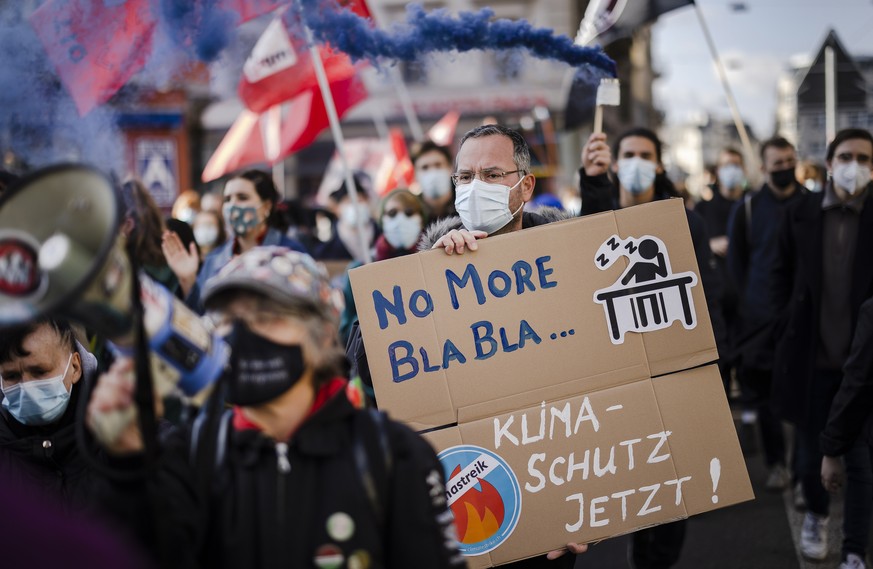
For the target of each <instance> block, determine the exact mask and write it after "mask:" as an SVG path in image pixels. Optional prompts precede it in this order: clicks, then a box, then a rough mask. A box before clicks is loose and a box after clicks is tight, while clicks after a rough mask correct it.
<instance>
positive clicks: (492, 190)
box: [455, 176, 525, 235]
mask: <svg viewBox="0 0 873 569" xmlns="http://www.w3.org/2000/svg"><path fill="white" fill-rule="evenodd" d="M524 178H525V177H524V176H522V177H521V180H519V181H518V182H516V183H515V185H514V186H512V187H511V188H510V187H509V186H504V185H502V184H489V183H488V182H483V181H482V180H480V179H479V178H473V181H472V182H470V183H469V184H464V185H462V186H458V187H457V188H455V209H457V210H458V215H460V216H461V221H462V222H463V223H464V227H465V228H466V229H467V230H468V231H474V230H479V231H484V232H485V233H488V234H489V235H490V234H491V233H494V232H495V231H497V230H499V229H502V228H503V227H504V226H505V225H506V224H507V223H509V222H510V221H512V219H513V218H514V217H515V216H516V215H517V214H518V212H519V211H521V208H522V207H524V202H522V203H521V205H520V206H518V209H517V210H516V211H515V213H513V212H511V211H509V192H511V191H512V190H514V189H515V188H516V187H517V186H518V185H519V184H520V183H521V182H522V180H524Z"/></svg>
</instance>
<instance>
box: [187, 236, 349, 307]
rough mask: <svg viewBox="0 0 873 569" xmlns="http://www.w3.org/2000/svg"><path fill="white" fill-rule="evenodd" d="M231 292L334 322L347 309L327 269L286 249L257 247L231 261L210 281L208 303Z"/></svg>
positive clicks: (205, 295)
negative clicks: (244, 292) (246, 293)
mask: <svg viewBox="0 0 873 569" xmlns="http://www.w3.org/2000/svg"><path fill="white" fill-rule="evenodd" d="M227 290H248V291H252V292H256V293H259V294H262V295H264V296H266V297H268V298H271V299H273V300H275V301H276V302H279V303H280V304H283V305H287V306H289V307H300V308H304V309H308V310H309V311H311V312H314V313H316V314H318V315H320V316H322V317H323V318H327V319H330V320H334V321H336V320H337V319H338V318H339V314H340V312H341V311H342V308H343V299H342V294H341V293H340V291H338V290H334V289H333V288H331V286H330V283H329V281H328V276H327V271H325V270H324V267H322V266H321V265H319V264H317V263H316V262H315V260H313V259H312V257H310V256H309V255H307V254H305V253H299V252H297V251H293V250H291V249H288V248H286V247H275V246H269V247H255V248H253V249H251V250H249V251H247V252H245V253H243V254H242V255H239V256H237V257H235V258H233V259H231V261H230V262H229V263H228V264H227V265H225V266H224V267H222V268H221V270H220V271H219V272H218V273H217V274H216V275H215V276H214V277H212V278H210V279H209V280H208V281H206V285H205V286H204V289H203V302H204V304H205V305H206V306H207V307H208V306H209V303H210V301H211V300H212V299H214V298H215V297H216V295H217V294H218V293H221V292H223V291H227Z"/></svg>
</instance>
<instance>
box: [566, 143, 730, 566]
mask: <svg viewBox="0 0 873 569" xmlns="http://www.w3.org/2000/svg"><path fill="white" fill-rule="evenodd" d="M612 153H614V154H615V155H616V156H617V157H618V160H617V161H615V162H613V161H612ZM608 172H612V173H613V174H614V175H615V176H616V177H617V179H618V187H616V186H615V185H613V183H612V181H611V180H610V179H609V176H608ZM579 190H580V193H581V197H582V210H581V214H580V215H589V214H592V213H599V212H602V211H609V210H613V209H620V208H626V207H631V206H635V205H640V204H645V203H649V202H652V201H655V200H662V199H669V198H672V197H678V194H677V192H676V190H675V188H674V187H673V184H672V183H671V182H670V180H669V178H667V176H666V175H665V174H664V168H663V166H662V165H661V141H660V139H658V137H657V135H655V133H654V132H652V131H650V130H648V129H645V128H634V129H631V130H628V131H626V132H624V133H623V134H621V135H620V136H619V137H618V138H617V139H616V141H615V143H614V146H613V150H612V152H610V149H609V145H608V144H607V142H606V135H605V134H602V133H594V134H592V135H591V136H590V137H589V139H588V143H587V144H586V145H585V148H583V149H582V168H581V169H580V171H579ZM685 213H686V215H687V217H688V227H689V229H690V231H691V240H692V241H693V244H694V253H695V256H696V257H697V266H698V269H699V271H700V278H701V281H702V284H703V291H704V293H705V295H706V303H707V306H708V308H709V314H710V318H711V320H712V328H713V333H714V334H715V339H716V342H717V343H718V345H719V353H722V352H723V350H724V343H725V339H726V332H725V326H724V321H723V320H722V318H721V296H722V286H721V282H720V281H719V280H718V278H717V276H716V273H715V271H714V266H713V262H712V251H711V250H710V248H709V239H708V236H707V233H706V226H705V224H704V222H703V220H702V219H701V218H700V216H698V215H697V214H696V213H694V212H693V211H689V210H688V209H685ZM685 528H686V521H685V520H680V521H677V522H673V523H669V524H663V525H659V526H655V527H653V528H649V529H643V530H639V531H636V532H634V533H633V534H632V535H631V543H630V551H629V558H630V559H632V561H633V563H632V565H633V567H635V568H636V569H648V568H656V567H657V568H666V567H671V566H673V565H674V564H675V563H676V562H677V561H678V560H679V556H680V554H681V552H682V546H683V544H684V542H685Z"/></svg>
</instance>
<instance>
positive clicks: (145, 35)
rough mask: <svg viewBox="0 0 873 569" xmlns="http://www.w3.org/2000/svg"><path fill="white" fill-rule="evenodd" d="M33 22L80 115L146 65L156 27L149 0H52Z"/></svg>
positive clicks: (108, 96) (40, 9)
mask: <svg viewBox="0 0 873 569" xmlns="http://www.w3.org/2000/svg"><path fill="white" fill-rule="evenodd" d="M30 25H31V26H33V29H34V31H35V32H36V35H37V37H39V40H40V42H42V45H43V47H44V48H45V50H46V52H47V53H48V57H49V59H50V60H51V62H52V64H53V65H54V67H55V71H56V72H57V74H58V76H59V77H60V78H61V82H62V83H63V84H64V87H66V89H67V91H68V92H69V93H70V96H72V98H73V101H75V103H76V108H77V109H78V110H79V114H80V115H82V116H84V115H85V114H87V113H88V112H89V111H90V110H91V109H93V108H94V107H96V106H97V105H100V104H102V103H105V102H106V101H107V100H109V98H110V97H112V95H114V94H115V92H116V91H118V89H120V88H121V86H122V85H124V84H125V83H126V82H127V80H128V79H130V78H131V77H132V76H133V75H134V74H135V73H136V72H137V71H139V70H140V68H142V66H143V64H144V63H145V60H146V57H148V55H149V53H150V52H151V47H152V36H153V33H154V30H155V20H154V18H153V16H152V12H151V8H150V7H149V1H148V0H127V1H126V2H123V3H116V4H114V5H112V4H111V3H109V2H95V1H93V0H48V1H47V2H45V3H44V4H43V5H42V6H40V7H39V9H37V10H36V11H34V12H33V14H31V16H30Z"/></svg>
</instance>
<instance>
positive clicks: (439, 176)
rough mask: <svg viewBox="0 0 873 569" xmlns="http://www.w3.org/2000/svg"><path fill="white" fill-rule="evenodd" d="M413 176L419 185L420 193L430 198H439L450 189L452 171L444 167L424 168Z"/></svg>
mask: <svg viewBox="0 0 873 569" xmlns="http://www.w3.org/2000/svg"><path fill="white" fill-rule="evenodd" d="M415 178H416V180H418V185H419V186H420V187H421V195H423V196H424V197H426V198H428V199H431V200H435V199H439V198H441V197H443V196H445V195H446V194H448V193H449V192H450V191H451V190H452V173H451V172H450V171H448V170H446V169H445V168H438V169H435V170H424V171H422V172H419V173H417V174H416V175H415Z"/></svg>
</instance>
